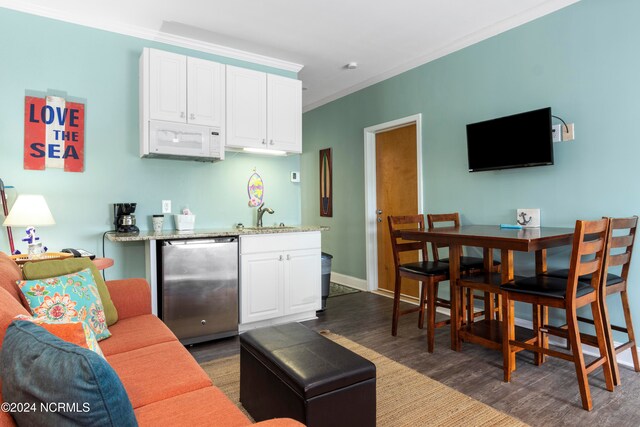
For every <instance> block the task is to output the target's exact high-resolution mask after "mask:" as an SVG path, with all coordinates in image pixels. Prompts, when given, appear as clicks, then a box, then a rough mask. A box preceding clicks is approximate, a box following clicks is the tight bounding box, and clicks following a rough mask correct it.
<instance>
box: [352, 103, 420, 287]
mask: <svg viewBox="0 0 640 427" xmlns="http://www.w3.org/2000/svg"><path fill="white" fill-rule="evenodd" d="M413 123H415V125H416V157H417V165H416V168H417V172H418V213H423V192H422V113H418V114H414V115H412V116H407V117H403V118H400V119H396V120H392V121H390V122H385V123H380V124H378V125H374V126H369V127H367V128H365V129H364V188H365V193H364V209H365V211H364V216H365V236H366V243H365V249H366V263H367V267H366V268H367V270H366V273H367V290H368V291H375V290H377V289H378V228H377V226H376V218H377V214H376V208H377V206H376V205H377V194H376V188H377V187H376V184H377V183H376V134H378V133H380V132H385V131H389V130H392V129H394V128H399V127H404V126H407V125H411V124H413Z"/></svg>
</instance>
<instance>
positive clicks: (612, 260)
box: [608, 252, 631, 267]
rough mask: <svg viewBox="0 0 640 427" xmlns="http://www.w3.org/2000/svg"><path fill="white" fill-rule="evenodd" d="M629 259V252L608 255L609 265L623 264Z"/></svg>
mask: <svg viewBox="0 0 640 427" xmlns="http://www.w3.org/2000/svg"><path fill="white" fill-rule="evenodd" d="M630 260H631V252H625V253H623V254H616V255H609V264H608V266H609V267H617V266H619V265H624V264H626V263H628V262H629V261H630Z"/></svg>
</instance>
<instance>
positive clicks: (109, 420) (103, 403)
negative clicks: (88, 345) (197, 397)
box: [0, 320, 138, 426]
mask: <svg viewBox="0 0 640 427" xmlns="http://www.w3.org/2000/svg"><path fill="white" fill-rule="evenodd" d="M0 375H2V397H3V399H4V401H5V402H8V403H10V404H15V405H14V406H15V408H16V409H21V410H17V411H15V412H11V415H12V416H13V418H14V419H15V420H16V422H17V424H18V425H28V426H45V425H49V426H68V425H82V426H90V425H91V426H137V425H138V423H137V421H136V417H135V415H134V413H133V407H132V406H131V402H130V401H129V397H128V396H127V392H126V391H125V389H124V386H123V385H122V382H120V378H118V375H116V373H115V371H114V370H113V368H112V367H111V366H110V365H109V363H107V361H106V360H105V359H104V358H102V357H100V356H98V355H97V354H96V353H94V352H93V351H91V350H88V349H85V348H82V347H79V346H77V345H74V344H71V343H68V342H66V341H63V340H61V339H60V338H58V337H56V336H54V335H52V334H51V333H49V332H48V331H46V330H45V329H43V328H41V327H40V326H38V325H36V324H34V323H32V322H27V321H24V320H16V321H14V322H12V323H11V324H10V325H9V328H8V329H7V333H6V335H5V337H4V342H3V344H2V353H1V354H0Z"/></svg>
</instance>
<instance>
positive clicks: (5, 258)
mask: <svg viewBox="0 0 640 427" xmlns="http://www.w3.org/2000/svg"><path fill="white" fill-rule="evenodd" d="M18 280H22V272H21V271H20V267H19V266H18V264H16V263H15V262H14V261H13V260H12V259H11V258H9V255H7V254H5V253H4V252H0V287H2V288H4V290H6V291H7V292H8V293H9V295H11V296H12V297H13V298H15V299H16V300H17V301H20V302H21V303H22V300H21V299H20V290H19V289H18V285H17V282H18Z"/></svg>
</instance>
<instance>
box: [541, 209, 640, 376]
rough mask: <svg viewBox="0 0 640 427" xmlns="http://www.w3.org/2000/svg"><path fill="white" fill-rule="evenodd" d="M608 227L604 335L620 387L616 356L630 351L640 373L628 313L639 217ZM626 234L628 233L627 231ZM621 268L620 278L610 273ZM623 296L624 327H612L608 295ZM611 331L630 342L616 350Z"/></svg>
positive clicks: (617, 220) (614, 221)
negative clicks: (634, 246)
mask: <svg viewBox="0 0 640 427" xmlns="http://www.w3.org/2000/svg"><path fill="white" fill-rule="evenodd" d="M610 221H611V222H610V226H609V234H608V237H607V256H606V258H605V261H604V263H605V266H604V268H603V269H602V279H601V280H603V281H604V285H605V286H604V293H603V295H604V299H603V301H602V302H601V308H602V317H603V319H604V320H605V326H606V328H605V331H606V333H607V349H608V351H609V358H610V360H611V368H612V371H613V381H614V384H615V385H619V384H620V370H619V368H618V362H617V357H616V355H617V354H619V353H621V352H623V351H625V350H627V349H631V356H632V358H633V368H634V370H635V371H636V372H640V363H639V360H638V349H637V347H636V339H635V333H634V331H633V321H632V319H631V310H630V309H629V297H628V295H627V283H628V278H629V269H630V266H631V255H632V254H633V245H634V243H635V237H636V229H637V226H638V217H637V216H633V217H629V218H611V220H610ZM624 230H626V231H624ZM616 267H617V268H619V269H620V274H619V275H618V274H614V273H610V272H609V269H611V268H616ZM545 274H546V275H547V276H553V277H560V278H567V277H568V276H569V269H563V270H555V271H550V272H547V273H545ZM579 280H580V281H590V280H591V276H590V275H586V276H581V277H580V278H579ZM614 294H620V300H621V302H622V311H623V313H624V323H625V325H624V326H618V325H611V323H610V321H609V313H608V308H607V303H606V297H607V296H609V295H614ZM577 319H578V321H579V322H583V323H589V324H591V325H593V319H589V318H587V317H583V316H578V317H577ZM612 330H614V331H618V332H622V333H625V334H627V342H625V343H623V344H620V345H619V346H617V347H616V346H615V343H614V341H613V333H612ZM586 338H587V340H585V341H587V343H589V342H593V338H594V337H593V336H592V335H589V336H587V337H586Z"/></svg>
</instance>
